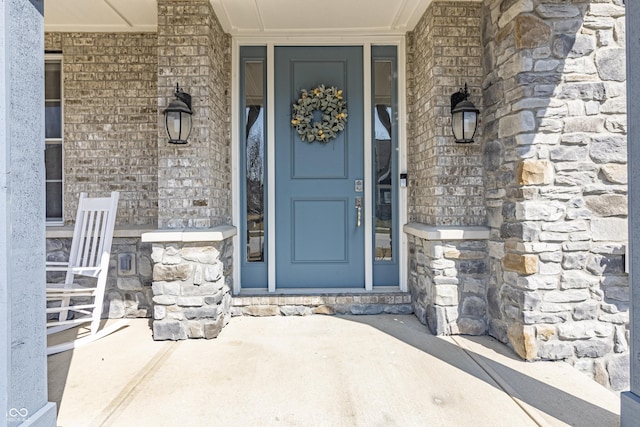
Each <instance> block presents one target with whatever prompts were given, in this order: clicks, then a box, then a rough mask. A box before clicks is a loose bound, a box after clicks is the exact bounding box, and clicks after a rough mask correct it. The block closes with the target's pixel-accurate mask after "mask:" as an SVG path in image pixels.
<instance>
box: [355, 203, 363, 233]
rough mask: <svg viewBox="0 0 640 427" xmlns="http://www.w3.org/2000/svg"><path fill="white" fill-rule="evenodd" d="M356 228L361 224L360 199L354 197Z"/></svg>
mask: <svg viewBox="0 0 640 427" xmlns="http://www.w3.org/2000/svg"><path fill="white" fill-rule="evenodd" d="M356 215H357V216H356V227H360V223H361V222H362V197H356Z"/></svg>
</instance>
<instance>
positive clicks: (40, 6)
mask: <svg viewBox="0 0 640 427" xmlns="http://www.w3.org/2000/svg"><path fill="white" fill-rule="evenodd" d="M43 13H44V3H43V0H30V1H25V0H0V346H1V348H0V390H1V392H0V417H4V418H0V425H9V426H14V425H19V424H23V423H25V425H38V426H55V425H56V407H55V404H54V403H48V402H47V358H46V345H47V343H46V331H45V304H46V303H45V290H44V284H45V270H44V262H45V194H44V17H43ZM3 421H4V422H3Z"/></svg>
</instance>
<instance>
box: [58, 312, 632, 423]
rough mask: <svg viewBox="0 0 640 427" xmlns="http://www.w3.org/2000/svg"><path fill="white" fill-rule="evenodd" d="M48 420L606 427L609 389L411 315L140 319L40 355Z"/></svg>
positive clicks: (614, 400)
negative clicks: (53, 409)
mask: <svg viewBox="0 0 640 427" xmlns="http://www.w3.org/2000/svg"><path fill="white" fill-rule="evenodd" d="M48 369H49V400H50V401H55V402H56V403H57V404H58V425H59V426H102V425H109V426H178V425H184V426H269V425H283V426H289V425H313V426H392V425H401V426H414V425H416V426H417V425H423V426H535V425H539V426H546V425H553V426H556V425H575V426H598V427H602V426H615V425H618V423H619V405H620V403H619V396H618V395H617V394H616V393H613V392H611V391H609V390H607V389H605V388H603V387H601V386H600V385H598V384H597V383H596V382H595V381H592V380H590V379H589V378H587V377H586V376H585V375H583V374H582V373H580V372H578V371H577V370H575V369H574V368H573V367H571V366H569V365H568V364H566V363H563V362H556V363H554V362H537V363H527V362H523V361H521V360H519V359H518V358H517V357H516V356H515V355H514V354H513V353H512V352H511V351H510V350H509V349H508V348H506V347H505V346H503V345H502V344H500V343H498V342H497V341H495V340H494V339H492V338H490V337H486V336H485V337H462V336H458V337H436V336H433V335H431V334H430V333H429V332H428V330H427V329H426V327H425V326H423V325H422V324H420V323H419V322H418V320H417V319H416V318H415V317H414V316H412V315H377V316H322V315H314V316H304V317H285V316H282V317H281V316H276V317H260V318H256V317H236V318H233V319H232V320H231V322H230V323H229V325H228V326H227V327H226V328H225V329H224V330H223V331H222V333H221V334H220V336H219V337H218V338H217V339H214V340H189V341H179V342H166V341H165V342H155V341H153V339H152V337H151V330H150V328H149V322H148V320H146V319H134V320H132V321H131V322H130V323H129V325H128V326H127V327H126V328H124V329H120V330H118V331H116V332H115V333H113V334H111V335H109V336H107V337H105V338H102V339H100V340H98V341H96V342H93V343H91V344H89V345H87V346H84V347H80V348H78V349H75V350H73V351H68V352H65V353H60V354H57V355H53V356H49V358H48Z"/></svg>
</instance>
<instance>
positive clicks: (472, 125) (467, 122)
mask: <svg viewBox="0 0 640 427" xmlns="http://www.w3.org/2000/svg"><path fill="white" fill-rule="evenodd" d="M477 123H478V120H477V114H476V113H475V112H473V111H465V112H464V135H463V138H464V139H472V138H473V135H474V134H475V132H476V125H477Z"/></svg>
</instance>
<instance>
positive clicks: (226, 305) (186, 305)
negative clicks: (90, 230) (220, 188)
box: [142, 227, 235, 341]
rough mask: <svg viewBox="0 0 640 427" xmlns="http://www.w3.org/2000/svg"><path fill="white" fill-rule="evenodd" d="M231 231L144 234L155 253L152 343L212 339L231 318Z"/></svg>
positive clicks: (153, 258)
mask: <svg viewBox="0 0 640 427" xmlns="http://www.w3.org/2000/svg"><path fill="white" fill-rule="evenodd" d="M233 235H235V229H233V228H232V227H222V228H221V230H219V231H212V230H208V231H189V232H186V231H167V232H153V233H147V234H145V235H143V237H142V239H143V241H147V242H152V243H153V250H152V253H151V259H152V260H153V263H154V265H153V284H152V288H153V339H154V340H156V341H161V340H173V341H176V340H185V339H188V338H205V339H211V338H216V337H217V336H218V334H219V333H220V331H221V330H222V328H224V327H225V326H226V325H227V323H229V319H230V318H231V288H232V286H233V240H232V236H233Z"/></svg>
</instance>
